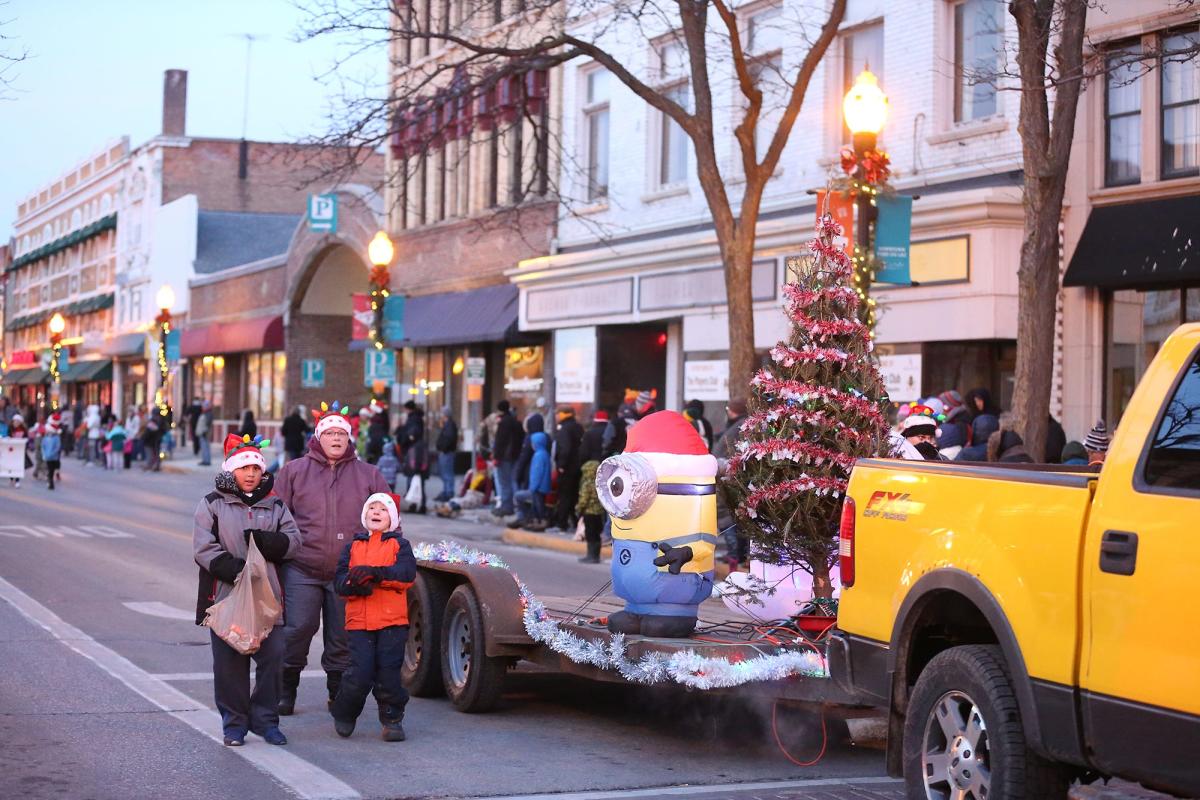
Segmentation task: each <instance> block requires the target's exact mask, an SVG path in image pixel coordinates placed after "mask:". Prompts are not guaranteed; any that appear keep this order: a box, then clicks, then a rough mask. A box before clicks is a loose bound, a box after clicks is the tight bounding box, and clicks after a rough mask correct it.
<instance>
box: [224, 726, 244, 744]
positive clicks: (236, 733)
mask: <svg viewBox="0 0 1200 800" xmlns="http://www.w3.org/2000/svg"><path fill="white" fill-rule="evenodd" d="M245 743H246V732H245V731H243V730H238V729H236V728H235V729H232V730H228V731H225V746H226V747H241V746H242V745H244V744H245Z"/></svg>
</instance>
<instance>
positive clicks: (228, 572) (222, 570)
mask: <svg viewBox="0 0 1200 800" xmlns="http://www.w3.org/2000/svg"><path fill="white" fill-rule="evenodd" d="M244 566H246V561H245V559H241V558H238V557H237V556H235V555H233V554H232V553H221V555H219V556H217V557H216V558H214V559H213V560H212V563H211V564H209V565H208V571H209V573H210V574H212V575H213V576H214V577H216V578H217V579H218V580H222V581H225V582H226V583H233V582H234V581H236V580H237V576H238V574H239V573H241V571H242V567H244Z"/></svg>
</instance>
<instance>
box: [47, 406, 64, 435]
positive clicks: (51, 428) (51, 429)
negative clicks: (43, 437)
mask: <svg viewBox="0 0 1200 800" xmlns="http://www.w3.org/2000/svg"><path fill="white" fill-rule="evenodd" d="M61 431H62V414H60V413H58V412H57V411H55V412H54V413H53V414H51V415H50V417H49V418H48V419H47V420H46V433H59V432H61Z"/></svg>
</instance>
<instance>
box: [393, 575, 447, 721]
mask: <svg viewBox="0 0 1200 800" xmlns="http://www.w3.org/2000/svg"><path fill="white" fill-rule="evenodd" d="M449 597H450V592H449V590H447V588H446V585H445V583H443V582H442V581H441V580H438V579H437V578H432V577H430V576H429V575H428V574H426V573H424V572H421V571H418V572H417V580H416V581H415V582H414V583H413V585H412V588H411V589H409V590H408V642H407V643H406V644H405V645H404V666H402V667H401V668H400V678H401V679H402V680H403V681H404V686H405V688H407V689H408V691H409V692H411V693H412V694H413V695H414V696H416V697H437V696H439V695H441V694H442V651H441V638H442V615H443V614H444V613H445V610H446V601H447V599H448V598H449Z"/></svg>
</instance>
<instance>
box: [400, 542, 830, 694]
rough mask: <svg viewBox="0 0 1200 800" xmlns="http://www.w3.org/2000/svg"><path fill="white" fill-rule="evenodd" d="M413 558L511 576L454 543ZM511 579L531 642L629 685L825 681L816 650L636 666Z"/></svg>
mask: <svg viewBox="0 0 1200 800" xmlns="http://www.w3.org/2000/svg"><path fill="white" fill-rule="evenodd" d="M413 553H414V554H415V555H416V557H417V560H418V561H432V562H435V563H442V564H471V565H476V566H488V567H498V568H500V569H507V570H509V572H512V570H511V568H510V567H509V566H508V565H507V564H506V563H504V560H503V559H501V558H500V557H499V556H495V555H492V554H491V553H485V552H483V551H481V550H474V549H472V548H469V547H463V546H462V545H460V544H458V543H457V542H448V541H441V542H438V543H437V544H436V545H433V544H426V543H422V544H418V545H415V546H414V547H413ZM512 576H513V580H515V581H516V582H517V587H518V589H519V591H520V594H521V607H522V609H523V613H522V619H523V620H524V623H525V631H526V633H528V634H529V636H530V638H532V639H533V640H534V641H537V642H540V643H542V644H544V645H546V646H547V647H549V648H550V649H551V650H553V651H554V652H556V653H559V654H561V655H564V656H566V657H567V658H569V659H571V660H572V661H574V662H575V663H576V664H591V665H592V666H594V667H599V668H600V669H609V670H616V671H617V672H620V673H621V675H622V676H623V677H624V678H625V679H626V680H629V681H632V682H633V683H642V684H654V683H662V682H664V681H667V680H672V681H675V682H676V683H678V684H681V685H683V686H687V687H689V688H692V689H717V688H728V687H731V686H741V685H742V684H744V683H752V682H754V681H770V680H781V679H783V678H790V677H792V676H796V675H806V676H809V677H814V678H826V677H828V676H829V673H828V671H827V670H826V668H825V659H824V658H822V657H821V655H820V654H819V653H817V652H816V651H807V650H806V651H798V652H789V653H777V654H774V655H764V656H756V657H754V658H748V659H742V660H740V661H738V660H735V661H728V660H726V659H723V658H709V657H706V656H702V655H700V654H699V653H697V652H696V651H694V650H680V651H678V652H675V653H672V654H671V655H669V656H668V655H664V654H662V653H647V654H646V655H644V656H642V657H641V658H640V659H638V660H637V661H631V660H630V659H629V657H628V656H627V655H626V654H625V636H624V634H620V633H617V634H613V635H612V636H611V637H610V638H609V641H607V642H603V641H597V642H593V641H589V640H587V639H584V638H582V637H580V636H576V635H575V634H574V633H571V632H570V631H568V630H564V629H563V628H562V626H561V625H560V624H559V622H558V620H555V619H553V618H551V617H549V616H548V615H547V614H546V608H545V606H544V605H542V602H541V601H540V600H538V599H537V598H536V597H534V596H533V592H531V591H530V590H529V587H528V586H526V585H525V584H524V583H522V582H521V579H520V578H518V577H517V575H516V573H512Z"/></svg>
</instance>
